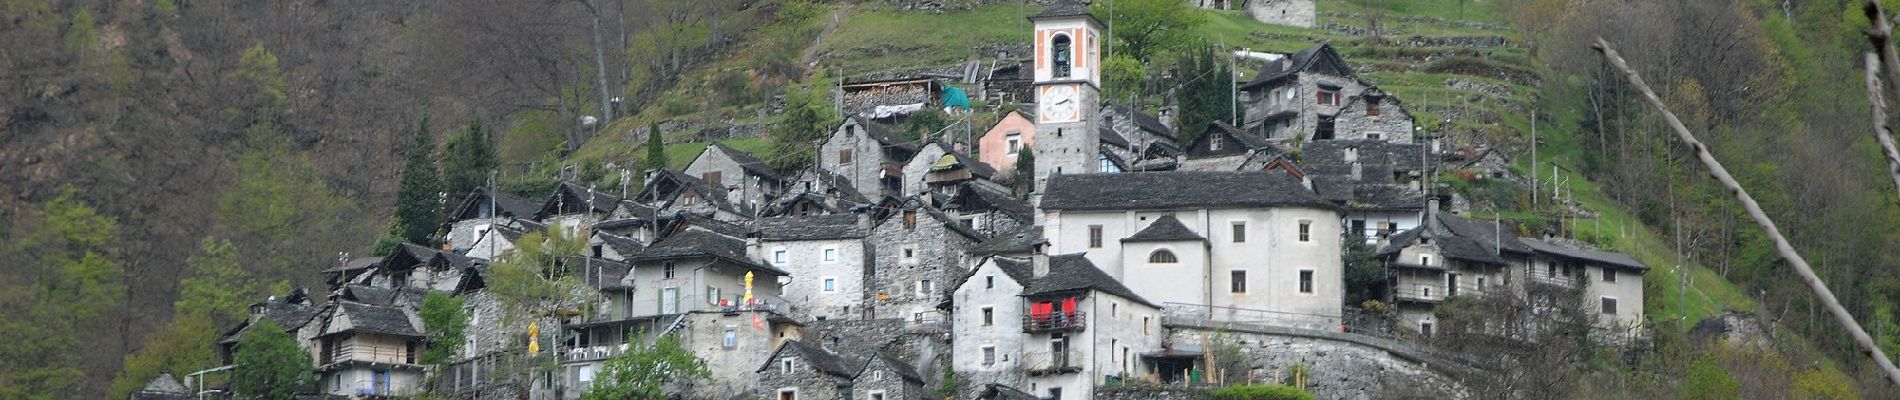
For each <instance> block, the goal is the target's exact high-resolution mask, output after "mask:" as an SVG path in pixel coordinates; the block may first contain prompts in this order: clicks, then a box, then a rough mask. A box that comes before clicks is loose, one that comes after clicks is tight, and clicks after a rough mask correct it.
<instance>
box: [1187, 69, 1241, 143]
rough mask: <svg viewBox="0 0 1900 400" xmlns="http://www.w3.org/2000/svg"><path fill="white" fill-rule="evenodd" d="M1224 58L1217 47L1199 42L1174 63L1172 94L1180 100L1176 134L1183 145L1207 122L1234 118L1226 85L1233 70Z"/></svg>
mask: <svg viewBox="0 0 1900 400" xmlns="http://www.w3.org/2000/svg"><path fill="white" fill-rule="evenodd" d="M1224 60H1225V59H1224V58H1223V57H1222V56H1221V52H1220V51H1219V49H1215V48H1214V47H1213V46H1209V45H1201V46H1196V47H1194V48H1193V49H1191V50H1189V51H1185V52H1183V55H1182V56H1181V59H1180V61H1178V62H1177V63H1176V64H1175V68H1176V72H1175V74H1174V76H1175V79H1177V80H1180V81H1179V82H1178V83H1176V84H1175V85H1176V86H1178V87H1180V89H1178V90H1176V91H1175V93H1176V96H1177V97H1176V98H1178V99H1180V101H1181V104H1180V106H1181V113H1180V117H1179V118H1180V124H1179V125H1178V126H1180V129H1179V132H1180V133H1179V134H1178V135H1176V136H1177V137H1179V138H1180V140H1181V145H1183V146H1185V145H1187V144H1188V143H1190V142H1193V141H1194V139H1195V138H1199V137H1200V136H1201V132H1202V131H1204V130H1206V129H1207V125H1208V124H1212V123H1214V122H1215V121H1222V122H1233V120H1234V96H1233V92H1232V88H1231V87H1229V86H1228V85H1229V84H1231V83H1232V82H1231V81H1230V79H1231V78H1230V77H1229V76H1230V75H1231V74H1233V71H1232V70H1230V69H1228V65H1227V63H1226V62H1224Z"/></svg>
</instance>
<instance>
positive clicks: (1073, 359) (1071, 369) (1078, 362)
mask: <svg viewBox="0 0 1900 400" xmlns="http://www.w3.org/2000/svg"><path fill="white" fill-rule="evenodd" d="M1021 357H1022V364H1021V365H1022V366H1023V370H1024V371H1026V372H1028V373H1029V374H1031V375H1049V374H1066V373H1078V372H1082V366H1083V365H1088V354H1085V352H1081V351H1075V350H1063V351H1036V352H1023V354H1022V355H1021Z"/></svg>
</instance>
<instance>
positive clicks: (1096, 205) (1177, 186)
mask: <svg viewBox="0 0 1900 400" xmlns="http://www.w3.org/2000/svg"><path fill="white" fill-rule="evenodd" d="M1045 191H1046V193H1044V194H1043V198H1042V208H1044V209H1051V210H1131V209H1181V208H1204V207H1282V206H1291V207H1313V208H1322V209H1328V210H1336V209H1338V206H1336V205H1334V204H1333V203H1332V202H1329V201H1326V199H1322V198H1320V197H1319V194H1317V193H1314V192H1313V191H1312V190H1308V189H1307V188H1306V186H1305V185H1302V184H1301V183H1300V182H1299V181H1298V180H1294V179H1293V177H1292V176H1289V175H1287V174H1285V173H1280V172H1271V171H1165V172H1131V173H1121V174H1064V175H1055V176H1052V177H1050V178H1049V183H1048V187H1047V188H1046V189H1045Z"/></svg>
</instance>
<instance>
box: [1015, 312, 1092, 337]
mask: <svg viewBox="0 0 1900 400" xmlns="http://www.w3.org/2000/svg"><path fill="white" fill-rule="evenodd" d="M1087 317H1088V315H1087V313H1083V312H1080V311H1077V312H1053V313H1048V314H1034V313H1025V314H1024V315H1023V332H1024V333H1041V332H1052V331H1064V330H1078V331H1079V330H1082V329H1083V328H1086V326H1084V321H1085V320H1087V319H1088V318H1087Z"/></svg>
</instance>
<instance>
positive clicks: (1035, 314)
mask: <svg viewBox="0 0 1900 400" xmlns="http://www.w3.org/2000/svg"><path fill="white" fill-rule="evenodd" d="M1054 308H1055V304H1051V303H1049V302H1046V301H1039V302H1036V303H1033V304H1030V305H1029V317H1030V318H1034V319H1036V320H1038V321H1041V320H1046V319H1049V313H1050V312H1051V311H1053V310H1052V309H1054Z"/></svg>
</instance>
